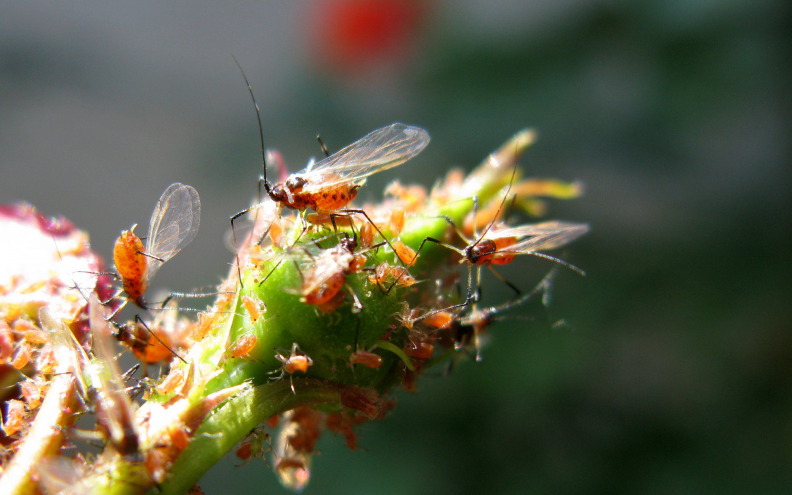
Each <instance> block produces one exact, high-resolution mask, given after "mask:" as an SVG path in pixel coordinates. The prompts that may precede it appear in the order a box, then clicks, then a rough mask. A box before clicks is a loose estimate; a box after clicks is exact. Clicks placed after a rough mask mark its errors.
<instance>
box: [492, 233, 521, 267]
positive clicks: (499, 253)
mask: <svg viewBox="0 0 792 495" xmlns="http://www.w3.org/2000/svg"><path fill="white" fill-rule="evenodd" d="M493 241H494V242H495V252H494V253H493V254H492V255H490V257H489V258H488V259H487V263H488V264H490V265H508V264H509V263H511V262H512V261H513V260H514V257H515V256H516V255H515V254H514V253H511V252H503V250H504V249H506V248H507V247H509V246H513V245H514V244H517V239H516V238H514V237H503V238H501V239H493Z"/></svg>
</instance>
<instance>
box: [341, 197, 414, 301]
mask: <svg viewBox="0 0 792 495" xmlns="http://www.w3.org/2000/svg"><path fill="white" fill-rule="evenodd" d="M338 212H340V213H357V214H359V215H363V217H364V218H365V219H366V220H367V221H368V223H369V224H371V226H372V227H374V230H376V231H377V233H378V234H379V235H380V237H382V239H383V241H385V243H386V244H387V245H388V247H389V248H390V249H391V251H392V252H393V253H394V255H395V256H396V260H397V261H398V262H399V264H400V265H401V266H402V268H404V272H402V273H401V274H400V275H399V276H398V277H396V280H394V281H393V283H392V284H391V286H390V287H388V289H387V290H386V291H385V294H388V293H389V292H390V291H391V290H392V289H393V287H395V286H396V284H397V283H398V282H399V280H400V279H401V278H402V277H403V276H404V274H405V273H408V272H409V267H408V266H407V265H408V263H405V262H404V260H402V259H401V256H399V255H398V254H397V252H396V250H395V249H394V248H393V245H392V244H391V242H390V240H389V239H388V238H387V237H385V234H383V233H382V231H381V230H380V228H379V227H377V224H376V223H374V221H373V220H372V219H371V217H369V216H368V213H366V212H365V210H361V209H350V208H347V209H344V210H338ZM331 218H332V215H331ZM417 258H418V253H417V252H416V253H415V256H414V257H413V259H412V260H410V262H409V265H410V266H412V264H413V263H415V260H416V259H417Z"/></svg>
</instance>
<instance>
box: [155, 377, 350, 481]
mask: <svg viewBox="0 0 792 495" xmlns="http://www.w3.org/2000/svg"><path fill="white" fill-rule="evenodd" d="M293 381H294V387H295V389H296V393H293V392H292V390H291V386H290V384H289V381H288V380H280V381H277V382H272V383H266V384H263V385H259V386H257V387H252V388H250V389H249V390H247V391H245V392H243V393H241V394H239V395H238V396H236V397H234V398H232V399H230V400H229V401H228V402H226V403H225V404H224V405H222V406H221V407H219V408H218V409H217V410H216V411H215V412H214V413H212V415H211V416H209V417H208V418H207V419H206V420H205V421H204V422H203V424H202V425H201V427H200V428H198V430H197V431H196V432H195V435H194V438H193V440H192V441H191V442H190V445H188V446H187V448H186V449H185V450H184V452H182V453H181V455H180V456H179V458H178V459H177V460H176V462H175V463H174V464H173V466H172V468H171V469H170V472H171V475H172V476H171V477H170V478H168V480H167V481H165V483H163V484H162V485H161V486H160V487H159V489H158V490H157V493H162V494H178V493H185V492H186V491H187V490H188V489H189V488H190V487H191V486H192V485H194V484H195V483H196V482H197V481H198V480H199V479H200V478H201V476H203V474H204V473H206V471H208V470H209V468H211V467H212V466H213V465H214V464H215V463H217V461H219V460H220V459H221V458H222V457H223V456H224V455H225V454H226V453H227V452H228V451H229V450H231V449H232V448H233V447H234V445H236V444H237V442H239V441H240V440H241V439H242V438H244V437H245V435H247V434H248V433H250V430H252V429H253V428H255V427H256V426H258V425H260V424H261V423H263V422H264V421H265V420H266V419H267V418H269V417H271V416H273V415H275V414H278V413H279V412H281V411H286V410H289V409H293V408H295V407H298V406H302V405H308V404H318V403H324V402H333V401H337V400H338V387H337V386H336V385H335V384H332V383H327V382H323V381H320V380H312V379H296V378H295V379H294V380H293Z"/></svg>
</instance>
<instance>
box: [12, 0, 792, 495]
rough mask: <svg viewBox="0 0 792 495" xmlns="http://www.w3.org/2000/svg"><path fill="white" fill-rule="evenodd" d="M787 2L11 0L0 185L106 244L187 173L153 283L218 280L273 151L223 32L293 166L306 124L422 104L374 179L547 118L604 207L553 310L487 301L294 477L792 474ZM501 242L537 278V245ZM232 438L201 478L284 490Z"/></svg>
mask: <svg viewBox="0 0 792 495" xmlns="http://www.w3.org/2000/svg"><path fill="white" fill-rule="evenodd" d="M789 10H790V8H789V7H788V5H787V3H785V2H781V1H780V0H777V1H773V0H767V1H761V0H760V1H753V2H748V1H737V0H732V1H728V0H726V1H700V2H660V1H647V2H627V1H607V2H605V1H593V2H586V1H581V0H577V1H576V0H568V1H563V2H553V1H547V0H533V1H520V0H495V1H488V2H479V1H476V0H465V1H456V2H452V1H448V0H446V1H428V0H426V1H423V2H419V1H410V2H404V1H395V0H389V1H384V0H377V1H375V0H365V1H364V0H359V1H349V0H346V1H340V0H332V1H330V0H327V1H315V2H278V3H275V2H272V3H268V2H257V3H253V2H247V3H234V4H225V3H219V2H205V1H204V2H190V3H189V4H186V3H185V4H177V3H175V2H162V3H159V4H158V5H152V4H149V3H143V2H127V3H124V4H115V3H112V4H111V3H106V2H88V1H82V2H69V3H66V2H51V3H46V2H36V3H35V4H34V3H24V4H23V3H21V2H14V3H12V2H5V3H4V4H3V5H2V16H0V201H2V202H10V201H14V200H23V199H24V200H28V201H30V202H32V203H34V204H35V205H36V206H38V207H39V208H40V209H41V210H42V211H43V212H45V213H47V214H56V213H58V214H63V215H65V216H67V217H68V218H70V219H71V220H72V221H74V223H76V224H77V225H79V226H81V227H83V228H85V229H86V230H88V231H89V232H90V233H91V236H92V241H93V244H94V246H95V248H96V249H97V250H98V251H99V252H100V253H102V254H104V255H105V256H109V255H110V252H111V245H112V242H113V240H114V238H115V236H117V235H118V232H119V231H120V230H121V229H122V228H126V227H128V226H129V225H130V224H132V223H135V222H138V223H141V224H144V225H145V224H146V223H147V222H148V217H149V215H150V214H151V209H152V208H153V205H154V203H155V201H156V199H157V197H158V196H159V194H160V193H161V191H162V190H164V189H165V187H166V186H167V185H168V184H170V183H171V182H175V181H179V182H184V183H188V184H192V185H194V186H195V187H196V188H197V189H198V190H199V192H200V193H201V197H202V200H203V204H204V208H203V218H202V226H201V232H200V233H199V235H198V238H197V240H196V241H195V242H194V243H193V244H192V245H191V246H189V247H188V248H187V249H185V250H184V252H183V254H181V255H180V256H179V257H177V258H176V259H175V260H174V261H172V262H171V263H169V264H168V266H167V267H165V268H164V269H163V270H162V271H161V272H160V273H159V275H158V278H157V279H156V282H155V285H157V286H162V287H169V288H171V289H175V290H183V289H189V288H191V287H197V286H202V285H206V284H213V283H216V282H217V281H219V280H220V277H221V276H222V275H223V274H224V273H225V272H226V271H227V270H228V268H229V263H230V261H231V256H230V254H229V253H228V251H227V250H226V248H225V247H224V245H223V237H224V235H225V233H226V231H227V229H228V216H229V215H231V214H233V213H235V212H236V211H238V210H240V209H242V208H244V207H245V206H246V205H248V204H249V202H250V201H251V200H252V199H253V197H254V196H255V191H256V177H257V176H258V173H259V163H260V157H259V151H258V142H257V127H256V123H255V120H254V114H253V109H252V106H251V104H250V101H249V99H248V95H247V92H246V89H245V87H244V84H243V82H242V79H241V76H240V74H239V72H238V70H237V69H236V67H235V66H234V63H233V60H232V58H231V54H234V55H235V56H236V57H237V58H238V59H239V60H240V62H241V63H242V65H243V67H244V68H245V70H246V72H247V74H248V77H249V78H250V80H251V82H252V83H253V87H254V89H255V90H256V93H257V95H258V99H259V103H260V105H261V107H262V111H263V117H264V130H265V133H266V140H267V145H268V146H271V147H276V148H278V149H279V150H280V151H281V152H282V153H283V155H284V157H285V159H286V161H287V163H288V164H289V166H290V167H291V169H292V170H296V169H299V168H302V166H303V164H304V163H305V162H306V161H307V160H308V158H309V157H310V156H312V155H313V156H316V155H319V149H318V147H317V146H316V144H315V141H314V136H315V135H316V134H317V133H321V134H322V136H323V137H324V139H325V142H326V143H328V145H329V146H330V147H331V149H338V148H340V147H342V146H343V145H345V144H347V143H350V142H352V141H353V140H354V139H357V138H358V137H360V136H362V135H364V134H365V133H367V132H368V131H370V130H372V129H374V128H377V127H380V126H383V125H386V124H389V123H391V122H394V121H401V122H407V123H410V124H416V125H420V126H423V127H425V128H426V129H427V130H429V132H430V133H431V134H432V137H433V142H432V144H431V145H430V146H429V148H428V149H427V150H426V151H425V152H424V153H422V154H421V155H420V156H419V157H418V158H416V159H415V160H414V161H412V162H410V163H408V164H406V165H405V166H403V167H401V168H399V169H397V171H395V173H394V172H390V173H384V174H382V177H374V178H373V179H372V180H371V181H370V183H369V185H368V186H367V187H366V188H365V189H364V190H363V191H361V197H362V198H363V199H365V198H366V197H367V195H368V197H372V198H373V197H376V196H377V193H378V191H379V190H381V189H382V187H383V186H384V185H385V184H386V183H387V182H388V181H389V180H392V179H393V178H394V176H398V177H400V178H401V180H402V182H408V183H409V182H418V183H422V184H425V185H430V184H431V183H433V181H434V180H435V178H436V177H438V176H439V175H440V174H442V173H443V172H444V171H445V170H447V169H448V168H450V166H461V167H464V168H466V169H470V168H472V167H473V166H474V165H476V164H477V163H478V162H479V161H480V160H481V159H482V158H484V157H485V156H486V155H487V154H488V153H489V152H490V151H491V150H493V149H494V148H496V147H497V146H498V145H500V144H501V143H502V142H503V141H504V140H505V139H506V138H508V137H509V136H511V134H513V133H514V132H515V131H517V130H519V129H521V128H523V127H525V126H533V127H536V128H537V129H538V130H539V131H540V140H539V142H538V143H537V144H536V145H535V146H534V148H532V149H531V150H529V151H528V152H527V153H526V155H525V157H524V159H523V164H524V169H525V170H526V171H527V173H528V174H529V175H535V176H537V177H558V178H561V179H565V180H581V181H583V182H584V183H585V184H586V187H587V191H586V195H585V196H584V197H583V198H582V199H580V200H577V201H572V202H563V203H561V202H555V203H553V204H552V205H551V209H550V217H551V218H559V219H565V220H571V221H585V222H588V223H590V224H591V225H592V228H593V230H592V232H591V234H590V235H588V236H587V237H585V238H583V239H582V240H581V241H579V242H577V243H575V245H574V246H573V247H572V248H571V249H570V250H569V251H568V252H567V253H566V254H565V258H566V259H568V260H569V261H571V262H574V263H575V264H577V265H579V266H581V267H583V268H584V269H585V270H586V271H587V272H588V276H587V277H586V278H580V277H578V276H576V275H574V274H572V273H571V272H568V273H562V274H561V276H560V277H559V279H558V282H557V284H556V287H555V289H554V291H553V304H552V305H551V306H550V309H549V313H550V322H552V321H556V320H559V319H563V320H564V321H565V322H566V324H565V325H560V326H555V327H553V326H551V325H550V324H549V323H541V322H539V323H531V322H528V321H526V320H520V319H511V320H508V321H504V322H502V323H500V324H498V325H497V326H495V327H493V330H492V332H491V336H492V339H491V344H490V345H489V347H487V348H486V349H485V352H484V361H483V362H482V363H479V364H474V363H471V362H467V363H464V364H462V365H461V366H458V367H457V368H456V369H455V371H454V373H452V374H451V375H450V376H448V377H443V376H441V373H440V372H437V373H433V374H430V375H431V376H426V377H425V378H424V379H423V380H422V381H421V382H419V384H418V388H419V392H418V393H417V394H414V395H411V394H407V393H399V394H398V395H397V397H398V399H399V406H398V407H397V408H396V409H395V410H394V412H393V413H392V414H391V416H390V417H389V418H388V419H387V420H386V421H383V422H381V423H375V424H369V425H365V426H364V427H362V428H361V429H360V431H359V434H360V445H361V449H360V450H359V451H357V452H350V451H348V450H347V449H346V447H345V446H344V445H343V441H342V440H341V439H340V438H335V437H327V438H325V439H323V441H322V442H321V443H320V446H319V448H320V450H321V454H319V455H317V456H316V459H315V464H314V467H315V469H314V475H313V480H312V482H311V485H310V486H309V488H308V492H307V493H344V494H350V493H372V492H376V493H432V494H436V493H455V494H458V493H502V494H505V493H552V494H563V493H635V494H639V493H640V494H647V493H651V494H671V493H673V494H679V493H697V494H698V493H719V494H722V493H789V491H790V488H792V469H790V465H792V464H791V463H790V461H792V456H791V455H790V451H791V449H792V421H790V418H792V389H791V388H790V385H792V384H791V383H790V381H792V379H791V378H790V376H791V374H790V371H792V331H791V330H792V328H791V325H790V323H789V320H790V313H791V312H790V310H789V307H790V302H789V298H790V295H792V290H790V289H792V287H790V285H792V284H790V275H792V273H791V272H792V270H790V256H789V255H790V247H792V245H791V244H792V242H790V235H789V232H790V223H791V222H790V220H791V215H790V206H791V205H790V200H789V192H788V190H789V186H790V184H792V181H790V170H791V169H790V167H789V165H790V148H789V136H790V122H792V121H791V120H790V119H789V115H790V106H791V105H790V97H789V92H790V88H792V86H791V85H790V79H791V78H790V63H789V60H790V59H789V54H790V50H789V48H790V43H789V39H790V37H789V32H790V23H789V22H788V19H789V18H790V16H789V14H790V12H789ZM430 169H431V170H430ZM7 241H8V240H5V239H4V240H3V242H7ZM512 266H514V267H515V268H514V269H513V271H510V272H509V273H510V277H511V278H512V279H515V280H519V281H521V282H522V285H523V286H526V287H527V286H530V284H531V281H532V280H538V279H539V278H540V277H541V275H542V274H543V273H544V271H546V270H547V269H548V268H549V265H548V263H547V262H545V261H543V260H535V259H521V260H519V262H518V263H515V264H514V265H512ZM522 270H524V272H522ZM518 271H519V273H518ZM485 296H486V297H489V298H491V299H490V300H491V301H496V300H499V299H500V300H503V299H504V298H508V297H509V293H508V290H507V289H503V288H502V287H500V286H498V285H496V284H491V287H488V288H487V292H485ZM516 313H519V311H516ZM236 464H239V461H237V460H235V459H233V458H227V459H225V460H223V462H221V463H220V464H219V465H218V466H217V467H216V468H215V469H214V470H213V471H212V472H211V473H210V474H209V475H208V476H207V477H206V479H205V480H203V481H202V482H201V485H202V487H203V488H204V489H205V491H206V492H207V493H209V494H212V493H233V492H236V493H254V492H256V493H258V492H261V493H265V492H266V493H281V492H282V489H281V488H280V487H279V486H278V485H277V483H276V481H275V478H274V476H273V474H272V473H271V471H270V470H269V469H268V468H267V466H265V465H264V464H263V463H262V462H253V463H251V464H249V465H247V466H245V467H241V468H240V467H235V465H236Z"/></svg>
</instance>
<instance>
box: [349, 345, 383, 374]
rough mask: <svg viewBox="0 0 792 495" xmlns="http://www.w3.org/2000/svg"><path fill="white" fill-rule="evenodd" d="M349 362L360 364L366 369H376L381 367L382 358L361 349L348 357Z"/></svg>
mask: <svg viewBox="0 0 792 495" xmlns="http://www.w3.org/2000/svg"><path fill="white" fill-rule="evenodd" d="M349 362H350V363H351V364H362V365H363V366H365V367H367V368H371V369H377V368H379V367H380V366H382V356H380V355H379V354H376V353H374V352H371V351H366V350H362V349H361V350H357V351H355V352H353V353H352V354H350V355H349Z"/></svg>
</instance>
